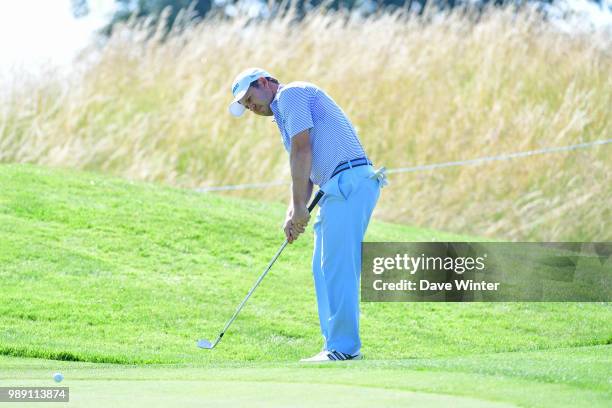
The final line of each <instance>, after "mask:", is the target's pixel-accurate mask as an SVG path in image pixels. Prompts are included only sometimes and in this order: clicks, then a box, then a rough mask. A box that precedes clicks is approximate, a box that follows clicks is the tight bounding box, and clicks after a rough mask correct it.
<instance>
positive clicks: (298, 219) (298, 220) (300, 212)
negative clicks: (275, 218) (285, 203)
mask: <svg viewBox="0 0 612 408" xmlns="http://www.w3.org/2000/svg"><path fill="white" fill-rule="evenodd" d="M287 216H288V217H287V220H286V221H285V225H284V226H283V230H284V231H285V236H286V237H287V241H288V242H289V243H290V244H291V243H293V241H295V240H296V239H297V238H298V237H299V236H300V234H302V233H303V232H304V231H305V230H306V226H307V225H308V221H310V213H309V212H308V209H307V208H306V206H305V205H302V206H298V207H296V208H294V209H293V210H292V211H290V212H289V211H288V212H287Z"/></svg>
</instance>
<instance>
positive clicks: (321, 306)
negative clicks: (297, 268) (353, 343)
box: [312, 215, 329, 349]
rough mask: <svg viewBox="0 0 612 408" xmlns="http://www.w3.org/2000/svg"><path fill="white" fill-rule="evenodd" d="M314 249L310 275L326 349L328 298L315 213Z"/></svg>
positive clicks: (318, 227) (317, 220) (318, 225)
mask: <svg viewBox="0 0 612 408" xmlns="http://www.w3.org/2000/svg"><path fill="white" fill-rule="evenodd" d="M313 229H314V250H313V253H312V275H313V277H314V285H315V292H316V294H317V310H318V312H319V323H320V325H321V334H322V335H323V349H327V336H328V333H327V321H328V320H329V300H328V298H327V286H326V285H325V278H324V277H323V269H322V264H321V220H320V217H319V216H318V215H317V218H316V221H315V223H314V225H313Z"/></svg>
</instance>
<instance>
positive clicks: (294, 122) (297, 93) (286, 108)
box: [279, 87, 314, 138]
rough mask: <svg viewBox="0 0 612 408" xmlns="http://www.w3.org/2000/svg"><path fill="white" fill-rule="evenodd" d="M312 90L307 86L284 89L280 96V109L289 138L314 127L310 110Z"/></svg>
mask: <svg viewBox="0 0 612 408" xmlns="http://www.w3.org/2000/svg"><path fill="white" fill-rule="evenodd" d="M311 97H312V96H311V92H310V91H309V90H308V89H306V88H301V87H295V88H287V89H284V90H283V93H282V95H281V96H280V98H279V110H280V112H281V115H282V117H283V118H284V122H285V130H286V131H287V134H288V136H289V138H293V136H295V135H297V134H298V133H300V132H303V131H304V130H306V129H310V128H312V127H313V126H314V125H313V123H312V112H311V110H310V100H311Z"/></svg>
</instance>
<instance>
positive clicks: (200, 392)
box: [0, 165, 612, 408]
mask: <svg viewBox="0 0 612 408" xmlns="http://www.w3.org/2000/svg"><path fill="white" fill-rule="evenodd" d="M0 192H1V193H0V286H1V296H0V385H1V386H6V385H16V386H25V385H41V386H50V385H54V384H55V383H53V382H52V380H51V376H52V374H53V373H54V372H56V371H60V372H62V373H63V374H64V375H65V376H66V379H65V381H64V382H63V383H62V385H66V386H69V387H70V390H71V401H72V402H71V403H70V404H69V405H68V406H70V407H74V406H83V407H92V406H100V407H106V406H126V407H128V406H129V407H132V406H145V407H150V406H171V405H174V406H211V407H218V406H249V407H257V406H262V407H287V406H291V407H301V406H308V407H310V406H313V407H325V406H334V407H339V406H350V407H360V406H364V407H366V406H367V407H372V406H389V407H401V406H426V407H436V406H440V407H442V406H458V407H462V406H465V407H481V406H482V407H487V406H513V405H516V406H534V407H560V406H568V407H579V406H584V407H598V406H602V407H603V406H606V404H607V402H608V401H610V399H611V398H612V395H611V384H612V378H611V376H610V372H611V370H610V367H612V357H611V355H612V353H611V351H612V346H610V344H611V343H612V330H611V329H610V327H612V324H611V323H612V311H611V309H610V305H609V304H608V303H473V304H451V303H448V304H444V303H387V304H384V303H364V304H362V322H361V323H362V333H363V343H364V346H363V350H362V351H363V352H364V354H365V356H366V360H364V361H356V362H348V363H341V364H337V365H321V366H308V365H303V364H300V363H297V361H298V360H299V358H301V357H305V356H309V355H312V354H314V353H315V352H317V351H318V350H319V348H320V346H321V339H320V334H319V330H318V322H317V315H316V307H315V300H314V291H313V287H312V277H311V275H310V271H309V257H310V252H311V249H312V246H311V245H312V243H311V239H310V237H309V236H306V237H305V238H303V239H301V240H299V241H298V242H297V243H296V244H294V245H291V246H290V247H289V248H287V250H286V251H285V253H283V255H282V257H281V258H280V259H279V261H278V263H277V264H276V265H275V266H274V268H273V270H272V271H271V273H270V274H269V275H268V277H266V280H265V281H264V282H263V283H262V285H261V287H260V288H259V289H258V291H257V292H256V293H255V295H254V296H253V297H252V298H251V300H250V301H249V303H248V304H247V306H246V308H245V309H244V311H243V312H242V313H241V315H240V316H239V318H238V319H237V320H236V322H235V323H234V325H233V326H232V327H231V329H230V331H229V332H228V334H227V335H226V337H225V338H224V340H223V342H222V343H221V344H220V345H219V346H218V348H216V349H215V350H213V351H204V350H200V349H198V348H197V347H195V342H196V340H197V339H198V338H201V337H205V338H214V337H215V336H216V334H217V333H218V331H219V330H220V329H221V328H222V327H223V324H224V323H225V321H226V320H227V319H228V318H229V316H231V314H232V312H233V311H234V309H235V307H236V306H237V304H238V303H239V302H240V300H242V298H243V297H244V295H245V294H246V292H247V291H248V289H249V288H250V287H251V285H252V284H253V282H254V280H255V279H256V278H257V276H258V275H259V274H260V273H261V271H262V270H263V268H264V267H265V265H266V264H267V262H268V261H269V259H270V257H271V256H272V255H273V254H274V253H275V252H276V250H277V248H278V246H279V245H280V243H282V240H283V236H282V232H281V230H280V223H281V221H282V217H283V213H284V208H283V206H282V205H280V204H269V203H262V202H255V201H248V200H237V199H230V198H225V197H221V196H215V195H203V194H197V193H194V192H190V191H182V190H176V189H170V188H164V187H160V186H156V185H151V184H138V183H130V182H126V181H124V180H119V179H114V178H108V177H101V176H98V175H93V174H89V173H76V172H67V171H58V170H50V169H46V168H42V167H34V166H24V165H9V166H6V165H0ZM383 198H384V197H383ZM474 239H475V238H474V237H461V236H456V235H451V234H445V233H442V232H438V231H431V230H424V229H417V228H412V227H408V226H401V225H392V224H385V223H381V222H373V223H372V225H371V228H370V230H369V232H368V236H367V240H370V241H431V240H474ZM171 401H175V403H173V402H171ZM60 405H61V404H59V405H58V404H53V405H52V406H60ZM2 406H9V405H6V404H3V405H2ZM19 406H21V407H23V406H25V405H19ZM36 406H37V407H39V406H44V405H40V404H37V405H36ZM0 408H1V407H0Z"/></svg>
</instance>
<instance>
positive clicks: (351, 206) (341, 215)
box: [318, 169, 380, 355]
mask: <svg viewBox="0 0 612 408" xmlns="http://www.w3.org/2000/svg"><path fill="white" fill-rule="evenodd" d="M355 170H356V169H354V170H347V171H346V172H344V173H342V174H341V175H340V179H339V188H340V191H341V196H340V197H338V196H328V197H326V198H324V201H323V204H322V205H321V209H320V213H319V216H320V219H321V220H320V225H319V227H318V228H319V229H320V231H319V235H320V240H321V241H320V249H319V250H320V251H321V265H322V268H321V269H322V274H323V277H324V281H325V287H326V288H327V297H328V307H329V311H328V313H329V317H328V320H327V336H326V339H327V349H328V350H336V351H340V352H343V353H347V354H352V355H354V354H356V353H358V352H359V350H360V348H361V340H360V338H359V282H360V277H361V242H362V240H363V237H364V235H365V231H366V229H367V226H368V223H369V220H370V216H371V215H372V211H373V210H374V206H375V205H376V202H377V200H378V197H379V194H380V188H379V184H378V181H376V180H372V179H368V178H363V177H362V176H361V177H360V176H359V175H358V174H359V173H358V172H356V171H355Z"/></svg>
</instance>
